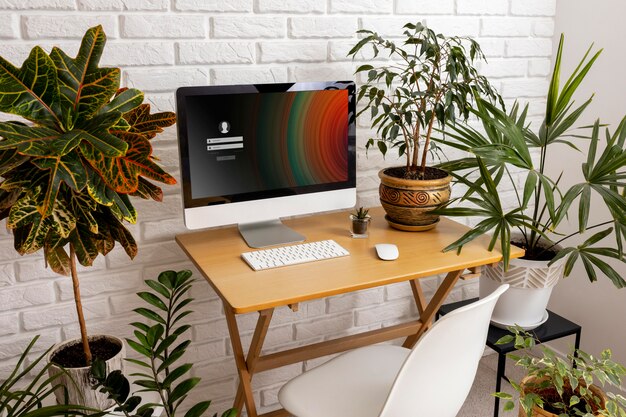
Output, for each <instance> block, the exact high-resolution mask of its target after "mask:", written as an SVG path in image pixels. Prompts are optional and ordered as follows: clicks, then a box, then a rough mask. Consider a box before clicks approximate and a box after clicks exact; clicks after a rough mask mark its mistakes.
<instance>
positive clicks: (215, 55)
mask: <svg viewBox="0 0 626 417" xmlns="http://www.w3.org/2000/svg"><path fill="white" fill-rule="evenodd" d="M254 57H255V48H254V43H252V42H193V43H179V44H178V60H179V63H181V64H252V63H254Z"/></svg>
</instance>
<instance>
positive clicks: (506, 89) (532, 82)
mask: <svg viewBox="0 0 626 417" xmlns="http://www.w3.org/2000/svg"><path fill="white" fill-rule="evenodd" d="M548 84H549V82H548V80H546V79H545V78H528V79H520V80H506V81H504V82H503V83H502V90H501V91H500V94H502V97H510V98H517V97H544V96H545V95H546V93H547V91H548Z"/></svg>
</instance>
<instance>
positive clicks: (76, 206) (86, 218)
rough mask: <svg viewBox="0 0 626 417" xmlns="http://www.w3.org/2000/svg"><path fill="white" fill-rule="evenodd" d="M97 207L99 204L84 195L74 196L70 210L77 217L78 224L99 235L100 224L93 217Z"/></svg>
mask: <svg viewBox="0 0 626 417" xmlns="http://www.w3.org/2000/svg"><path fill="white" fill-rule="evenodd" d="M96 206H97V203H96V202H95V201H93V200H92V199H91V198H89V196H88V195H85V194H84V193H82V194H75V195H73V196H72V199H71V202H70V209H71V211H72V213H74V215H75V216H76V218H77V222H78V223H80V224H81V227H86V228H87V230H89V231H90V232H91V233H94V234H97V233H98V222H97V221H96V219H95V218H94V217H93V212H94V211H95V210H96Z"/></svg>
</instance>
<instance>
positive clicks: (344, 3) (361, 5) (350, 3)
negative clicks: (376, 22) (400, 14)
mask: <svg viewBox="0 0 626 417" xmlns="http://www.w3.org/2000/svg"><path fill="white" fill-rule="evenodd" d="M392 11H393V0H331V1H330V12H331V13H371V14H375V13H376V14H378V13H383V14H387V13H391V12H392Z"/></svg>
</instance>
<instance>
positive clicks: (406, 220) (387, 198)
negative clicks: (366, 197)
mask: <svg viewBox="0 0 626 417" xmlns="http://www.w3.org/2000/svg"><path fill="white" fill-rule="evenodd" d="M393 169H394V168H385V169H382V170H381V171H380V172H378V177H379V178H380V187H379V189H378V191H379V196H380V203H381V204H382V206H383V208H384V209H385V212H386V213H387V216H386V220H387V222H388V223H389V225H391V227H394V228H396V229H400V230H407V231H424V230H430V229H432V228H434V227H435V226H436V225H437V223H438V222H439V216H438V215H436V214H430V213H429V212H430V211H431V210H433V209H435V208H436V207H437V206H439V205H440V204H442V203H445V202H447V201H448V200H449V199H450V181H451V180H452V176H450V175H446V176H445V177H443V178H440V179H434V180H411V179H405V178H398V177H394V176H391V175H389V174H388V172H389V171H390V170H393ZM429 169H431V170H432V169H435V168H429ZM442 172H443V173H445V171H442Z"/></svg>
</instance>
